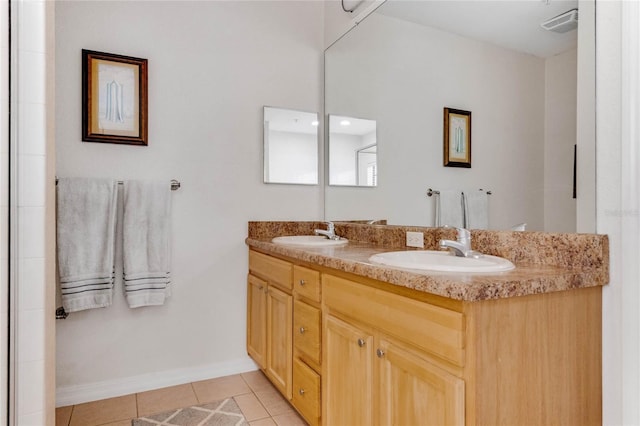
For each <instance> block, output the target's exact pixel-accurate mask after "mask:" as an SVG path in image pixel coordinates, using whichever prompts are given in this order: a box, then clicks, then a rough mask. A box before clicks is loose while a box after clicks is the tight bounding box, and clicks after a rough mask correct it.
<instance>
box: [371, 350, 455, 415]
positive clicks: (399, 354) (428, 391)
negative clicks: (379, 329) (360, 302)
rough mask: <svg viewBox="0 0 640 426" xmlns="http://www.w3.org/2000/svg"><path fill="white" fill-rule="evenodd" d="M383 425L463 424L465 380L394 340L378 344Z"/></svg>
mask: <svg viewBox="0 0 640 426" xmlns="http://www.w3.org/2000/svg"><path fill="white" fill-rule="evenodd" d="M375 346H376V355H377V357H378V360H377V361H376V362H377V371H378V380H379V386H378V395H379V398H380V399H379V403H378V406H379V407H380V410H379V412H378V413H377V414H378V419H379V421H378V424H380V425H463V424H464V421H465V418H464V381H463V380H462V379H460V378H458V377H456V376H454V375H453V374H451V373H448V372H446V371H444V370H443V369H441V368H439V367H437V366H436V365H435V364H434V363H433V362H431V361H430V360H429V359H428V358H427V357H425V356H424V354H423V353H420V352H419V351H415V350H411V349H408V348H406V347H404V346H403V345H402V344H401V343H398V342H394V340H393V339H387V338H381V339H380V340H379V341H378V342H376V345H375Z"/></svg>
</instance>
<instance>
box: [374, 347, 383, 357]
mask: <svg viewBox="0 0 640 426" xmlns="http://www.w3.org/2000/svg"><path fill="white" fill-rule="evenodd" d="M376 355H378V358H382V357H383V356H384V351H383V350H382V349H380V348H378V349H377V350H376Z"/></svg>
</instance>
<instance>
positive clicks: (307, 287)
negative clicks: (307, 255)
mask: <svg viewBox="0 0 640 426" xmlns="http://www.w3.org/2000/svg"><path fill="white" fill-rule="evenodd" d="M293 286H294V289H295V291H296V293H297V294H299V295H300V296H304V297H307V298H309V299H311V300H314V301H316V302H318V303H320V273H319V272H318V271H314V270H313V269H308V268H304V267H302V266H297V265H295V266H294V267H293Z"/></svg>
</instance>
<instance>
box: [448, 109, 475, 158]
mask: <svg viewBox="0 0 640 426" xmlns="http://www.w3.org/2000/svg"><path fill="white" fill-rule="evenodd" d="M444 165H445V166H446V167H467V168H470V167H471V111H463V110H461V109H453V108H445V109H444Z"/></svg>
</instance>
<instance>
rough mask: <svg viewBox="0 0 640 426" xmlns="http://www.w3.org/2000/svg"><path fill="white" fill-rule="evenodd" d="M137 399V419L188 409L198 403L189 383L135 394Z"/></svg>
mask: <svg viewBox="0 0 640 426" xmlns="http://www.w3.org/2000/svg"><path fill="white" fill-rule="evenodd" d="M137 399H138V416H139V417H142V416H147V415H149V414H155V413H161V412H163V411H169V410H174V409H176V408H184V407H190V406H192V405H196V404H197V403H198V399H197V398H196V394H195V393H194V391H193V388H192V386H191V383H187V384H184V385H178V386H171V387H168V388H162V389H157V390H152V391H147V392H141V393H139V394H137Z"/></svg>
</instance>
